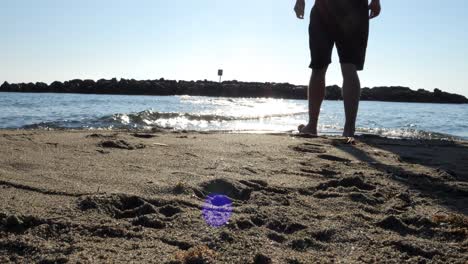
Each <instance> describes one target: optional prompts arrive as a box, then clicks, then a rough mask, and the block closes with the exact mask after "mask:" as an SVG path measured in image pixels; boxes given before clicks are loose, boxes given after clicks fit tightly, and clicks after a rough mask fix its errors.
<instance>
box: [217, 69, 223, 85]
mask: <svg viewBox="0 0 468 264" xmlns="http://www.w3.org/2000/svg"><path fill="white" fill-rule="evenodd" d="M218 76H219V82H220V83H221V77H223V70H222V69H219V70H218Z"/></svg>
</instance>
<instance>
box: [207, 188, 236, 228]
mask: <svg viewBox="0 0 468 264" xmlns="http://www.w3.org/2000/svg"><path fill="white" fill-rule="evenodd" d="M202 214H203V218H204V219H205V222H206V223H207V224H208V225H210V226H212V227H221V226H224V225H226V224H227V223H228V222H229V219H230V218H231V215H232V201H231V199H229V197H227V196H225V195H222V194H211V195H209V196H208V197H207V198H206V200H205V204H204V205H203V211H202Z"/></svg>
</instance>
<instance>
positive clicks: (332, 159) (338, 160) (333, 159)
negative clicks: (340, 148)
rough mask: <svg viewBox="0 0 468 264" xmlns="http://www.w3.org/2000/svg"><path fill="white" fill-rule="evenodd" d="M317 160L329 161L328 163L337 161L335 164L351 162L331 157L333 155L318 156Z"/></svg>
mask: <svg viewBox="0 0 468 264" xmlns="http://www.w3.org/2000/svg"><path fill="white" fill-rule="evenodd" d="M318 157H319V158H321V159H324V160H329V161H337V162H351V160H349V159H345V158H340V157H337V156H333V155H326V154H324V155H318Z"/></svg>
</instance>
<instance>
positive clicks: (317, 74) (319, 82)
mask: <svg viewBox="0 0 468 264" xmlns="http://www.w3.org/2000/svg"><path fill="white" fill-rule="evenodd" d="M327 68H328V66H325V67H324V68H322V69H313V70H312V76H311V77H310V83H309V89H308V98H309V124H307V126H305V127H300V128H299V132H301V133H305V134H312V135H317V124H318V118H319V114H320V107H321V106H322V102H323V99H324V98H325V75H326V73H327Z"/></svg>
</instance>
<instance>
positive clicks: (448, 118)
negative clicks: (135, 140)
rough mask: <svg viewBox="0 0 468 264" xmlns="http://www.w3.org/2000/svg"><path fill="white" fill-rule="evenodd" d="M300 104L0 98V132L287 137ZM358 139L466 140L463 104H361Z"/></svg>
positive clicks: (324, 124)
mask: <svg viewBox="0 0 468 264" xmlns="http://www.w3.org/2000/svg"><path fill="white" fill-rule="evenodd" d="M307 120H308V115H307V101H305V100H286V99H268V98H224V97H200V96H128V95H84V94H50V93H0V128H2V129H17V128H25V129H31V128H44V129H57V128H69V129H152V128H167V129H174V130H197V131H228V132H252V133H264V132H294V131H296V129H297V126H298V125H299V124H304V123H306V122H307ZM343 125H344V110H343V102H342V101H324V103H323V105H322V112H321V115H320V121H319V132H320V133H322V134H332V135H336V134H341V130H342V128H343ZM357 127H358V132H359V133H366V134H376V135H382V136H387V137H399V138H423V139H429V138H462V139H468V104H463V105H455V104H424V103H392V102H369V101H364V102H361V104H360V109H359V116H358V120H357Z"/></svg>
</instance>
